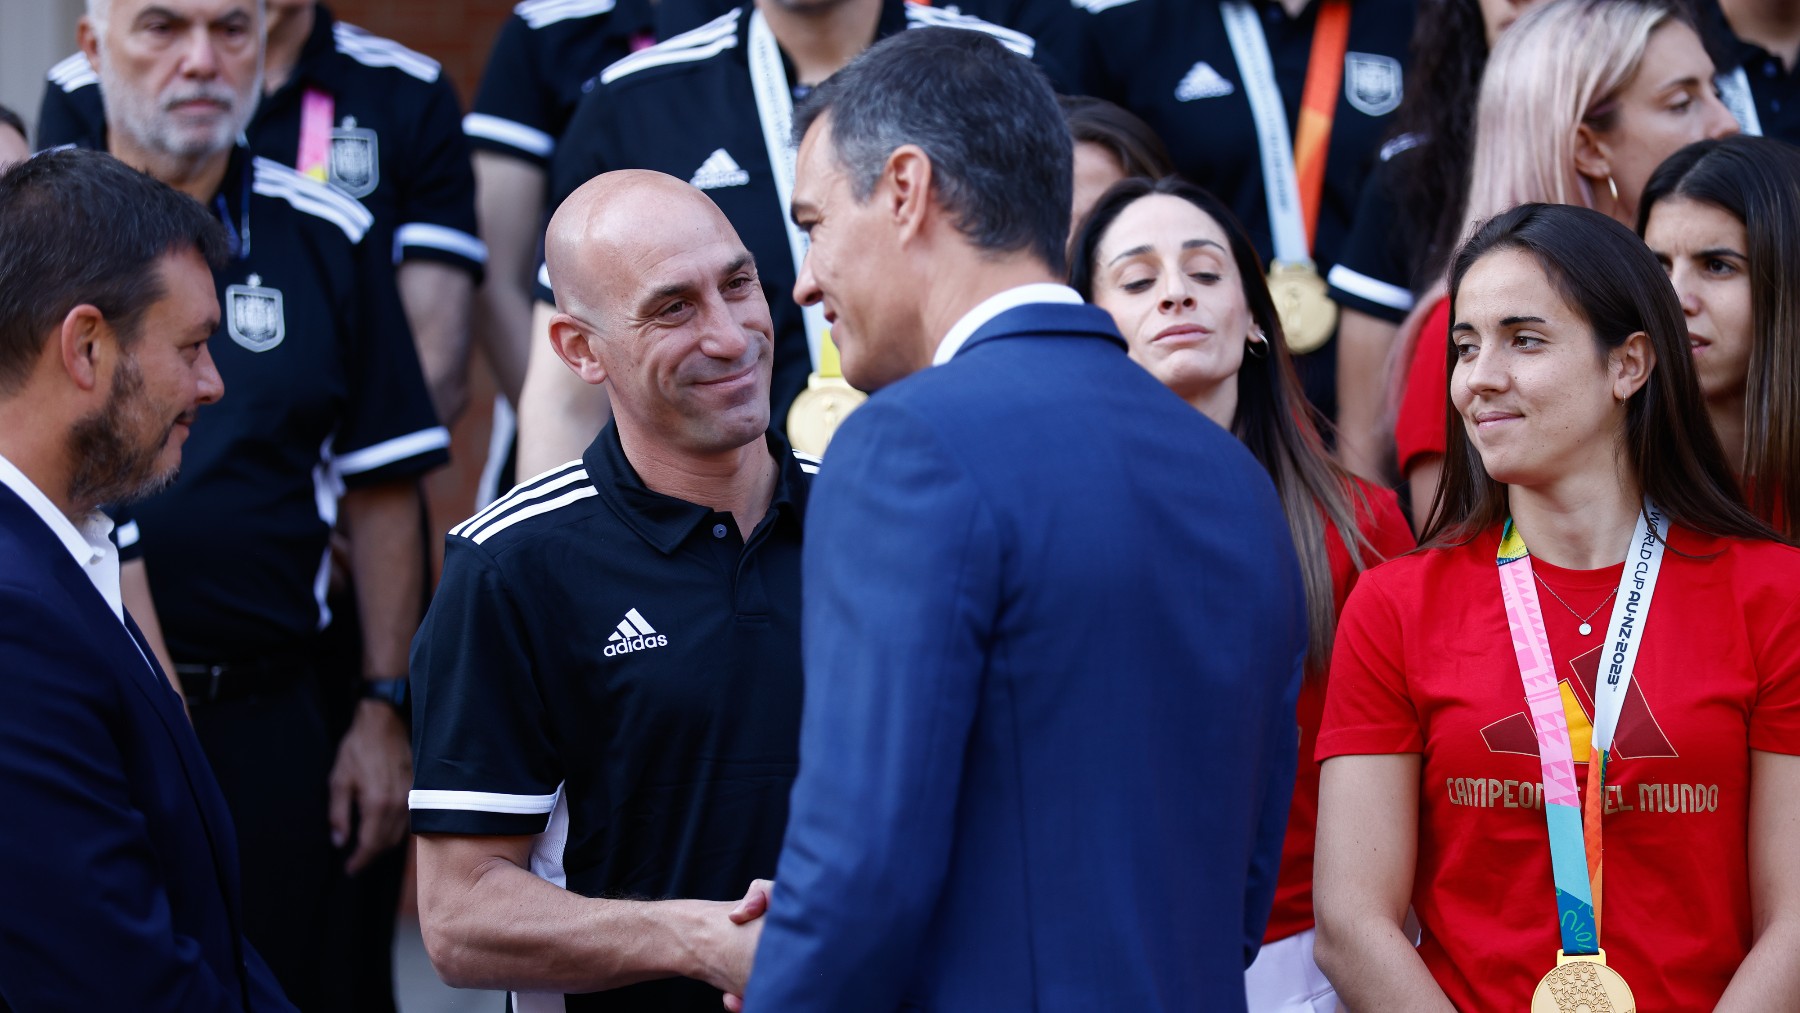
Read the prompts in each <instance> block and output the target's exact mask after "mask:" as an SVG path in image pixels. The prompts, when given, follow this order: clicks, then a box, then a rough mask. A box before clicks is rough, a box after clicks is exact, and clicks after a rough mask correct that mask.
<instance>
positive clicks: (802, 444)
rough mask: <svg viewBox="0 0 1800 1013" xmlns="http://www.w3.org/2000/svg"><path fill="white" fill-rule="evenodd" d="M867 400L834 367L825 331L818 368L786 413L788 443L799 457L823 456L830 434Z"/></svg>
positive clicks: (828, 334)
mask: <svg viewBox="0 0 1800 1013" xmlns="http://www.w3.org/2000/svg"><path fill="white" fill-rule="evenodd" d="M868 399H869V395H867V394H864V393H863V392H862V391H860V390H857V389H856V388H855V387H852V386H850V384H849V383H848V382H847V381H846V380H845V379H844V374H843V370H842V368H840V367H839V365H838V354H837V346H836V345H834V344H832V343H831V332H829V331H827V332H826V333H825V335H824V336H823V338H822V339H821V341H820V342H819V368H818V369H816V370H814V371H813V374H812V375H811V376H809V377H807V378H806V389H805V390H803V391H801V392H800V396H799V397H797V398H795V399H794V406H793V407H792V408H789V409H788V417H787V435H788V442H789V443H791V444H793V445H794V449H795V450H798V451H800V452H801V453H802V454H811V455H813V456H814V457H818V456H820V455H822V454H824V453H825V446H826V445H827V444H829V443H830V442H831V434H833V433H835V432H837V427H838V426H839V425H841V424H842V423H843V421H844V418H845V417H846V416H848V415H849V414H850V413H851V412H853V411H855V410H856V406H857V405H860V404H862V403H863V402H864V401H867V400H868Z"/></svg>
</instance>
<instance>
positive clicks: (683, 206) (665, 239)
mask: <svg viewBox="0 0 1800 1013" xmlns="http://www.w3.org/2000/svg"><path fill="white" fill-rule="evenodd" d="M720 241H724V242H728V243H730V244H732V245H735V246H738V247H742V246H743V242H742V241H741V240H739V239H738V235H737V230H736V229H733V228H732V227H731V221H730V220H729V219H727V218H726V217H725V213H724V212H722V211H720V210H719V206H718V205H717V204H714V203H713V202H712V199H711V198H709V197H707V196H706V194H704V193H702V192H701V191H700V190H699V189H697V188H695V187H694V186H693V185H691V184H688V183H684V182H682V181H681V180H679V179H676V178H675V177H674V176H670V175H666V174H664V173H660V172H652V171H650V170H648V169H621V170H619V171H617V172H607V173H602V174H600V175H598V176H595V177H594V178H593V179H590V180H588V181H587V182H586V183H583V184H582V185H581V186H580V187H579V188H578V189H577V190H576V191H575V192H574V193H572V194H570V195H569V196H568V199H567V200H564V201H563V202H562V204H561V205H560V206H558V207H557V209H556V214H555V215H553V216H552V217H551V219H550V228H549V231H548V232H547V233H546V234H545V236H544V263H545V266H546V267H547V268H548V269H549V271H550V287H551V289H552V290H553V291H554V292H555V294H556V308H557V309H559V310H562V311H563V312H565V313H571V314H574V315H575V316H579V317H583V318H585V319H587V320H589V321H592V322H593V323H595V324H597V325H601V326H604V325H605V317H606V316H607V315H609V313H610V312H616V309H617V308H616V307H608V306H606V305H605V303H606V302H607V299H606V296H607V295H608V294H609V292H608V290H609V289H615V288H617V286H616V284H613V283H615V282H617V281H618V280H620V275H621V274H622V273H624V272H621V271H620V270H619V268H620V267H622V266H627V265H648V264H649V263H650V262H652V261H654V260H657V259H661V258H663V257H666V256H668V255H669V254H670V253H672V252H678V251H683V250H689V249H692V248H694V247H695V246H697V245H705V244H711V243H716V242H720Z"/></svg>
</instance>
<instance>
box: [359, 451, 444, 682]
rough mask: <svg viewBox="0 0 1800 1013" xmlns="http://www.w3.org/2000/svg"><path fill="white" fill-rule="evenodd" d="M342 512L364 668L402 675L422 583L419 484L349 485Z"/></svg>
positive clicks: (380, 673)
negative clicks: (356, 487)
mask: <svg viewBox="0 0 1800 1013" xmlns="http://www.w3.org/2000/svg"><path fill="white" fill-rule="evenodd" d="M343 517H344V533H345V535H346V536H347V537H348V539H349V542H350V575H351V577H352V579H353V580H354V581H355V584H356V604H357V613H358V616H359V618H360V619H361V620H362V636H363V674H364V675H368V676H375V677H392V676H399V675H404V674H406V664H407V651H408V649H409V648H410V646H411V643H412V635H413V631H414V630H415V629H417V628H418V625H419V613H420V603H421V601H422V595H423V593H424V583H425V576H424V566H425V559H424V544H423V533H422V532H421V531H420V527H419V525H420V517H419V490H418V487H417V486H416V485H414V484H413V483H412V482H411V481H410V480H398V481H394V482H384V483H381V484H379V485H373V486H369V487H367V488H362V489H352V490H350V491H349V492H347V493H345V494H344V501H343Z"/></svg>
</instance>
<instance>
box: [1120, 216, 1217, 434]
mask: <svg viewBox="0 0 1800 1013" xmlns="http://www.w3.org/2000/svg"><path fill="white" fill-rule="evenodd" d="M1094 259H1095V263H1094V305H1096V306H1098V307H1100V308H1101V309H1103V310H1105V311H1107V312H1108V313H1110V314H1112V317H1113V321H1114V322H1115V323H1117V324H1118V327H1119V331H1120V333H1122V334H1124V335H1125V341H1126V344H1127V346H1128V347H1129V348H1130V351H1131V357H1132V359H1134V360H1136V361H1137V362H1138V363H1139V364H1140V365H1142V366H1143V367H1144V368H1145V369H1148V370H1149V371H1150V373H1151V375H1153V376H1155V377H1156V378H1157V379H1158V380H1161V381H1162V382H1163V384H1164V385H1165V386H1167V387H1168V388H1169V389H1171V390H1173V391H1174V392H1175V393H1177V394H1179V395H1181V397H1182V398H1183V399H1184V400H1186V401H1189V402H1193V401H1194V400H1196V399H1198V398H1204V397H1206V396H1207V395H1208V394H1209V393H1210V392H1212V391H1213V390H1215V389H1217V388H1218V387H1219V386H1220V385H1221V384H1224V383H1236V380H1237V374H1238V370H1239V369H1240V368H1242V366H1243V364H1244V348H1245V342H1246V341H1247V340H1248V336H1249V333H1250V328H1251V323H1252V321H1251V319H1250V308H1249V304H1248V303H1247V302H1246V301H1245V299H1244V282H1243V279H1242V278H1241V277H1240V276H1239V275H1238V270H1237V263H1236V261H1234V260H1233V259H1232V256H1231V240H1230V238H1229V237H1228V236H1227V235H1226V234H1225V229H1224V227H1223V226H1221V225H1220V224H1219V223H1218V222H1217V221H1216V220H1214V218H1213V217H1212V216H1211V215H1209V214H1207V213H1206V212H1204V211H1202V210H1200V209H1199V208H1197V207H1195V206H1194V205H1193V204H1190V203H1189V202H1187V201H1185V200H1183V199H1181V198H1180V197H1175V196H1171V195H1168V194H1149V195H1147V196H1145V197H1141V198H1139V199H1137V200H1135V201H1133V202H1131V203H1130V204H1129V205H1126V207H1125V208H1124V210H1122V211H1120V212H1119V216H1118V217H1117V218H1115V219H1113V223H1112V225H1111V226H1110V227H1109V228H1108V229H1107V230H1106V233H1105V235H1103V236H1102V237H1101V239H1100V242H1099V243H1098V244H1097V245H1096V247H1095V258H1094Z"/></svg>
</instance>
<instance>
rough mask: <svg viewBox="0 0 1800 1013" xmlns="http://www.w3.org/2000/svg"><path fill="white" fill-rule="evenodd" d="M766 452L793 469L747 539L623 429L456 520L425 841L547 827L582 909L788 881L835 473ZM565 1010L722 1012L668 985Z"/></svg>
mask: <svg viewBox="0 0 1800 1013" xmlns="http://www.w3.org/2000/svg"><path fill="white" fill-rule="evenodd" d="M767 439H768V448H769V452H770V453H771V454H773V455H774V456H775V457H776V458H777V460H778V461H779V462H780V466H781V470H780V473H779V477H778V479H777V484H776V489H775V496H774V501H773V503H772V504H771V506H770V508H769V512H768V514H767V516H765V517H764V518H763V520H762V521H761V523H759V524H758V525H757V526H756V528H755V529H754V530H752V531H751V532H749V534H748V537H744V536H743V535H742V534H741V533H740V532H739V531H738V529H737V526H736V524H735V523H734V522H733V520H732V516H731V515H730V514H729V513H720V512H717V511H714V510H711V509H708V508H707V507H703V506H697V505H695V504H692V503H688V502H685V501H683V500H678V499H674V498H672V497H669V496H664V495H661V494H660V493H656V492H652V491H651V490H649V489H648V488H646V487H645V486H644V483H643V482H642V481H641V480H640V479H639V478H638V475H637V472H636V471H635V470H634V469H633V468H632V466H631V464H630V462H629V461H627V460H626V458H625V454H624V451H623V450H621V449H620V446H619V440H618V435H617V432H616V430H615V429H614V428H613V427H612V426H611V425H610V424H609V425H608V426H607V427H606V428H605V429H603V430H602V431H601V433H600V435H599V437H598V438H597V439H595V441H594V443H593V444H592V445H591V446H590V447H588V449H587V452H586V453H585V454H584V455H583V456H582V458H581V460H579V461H573V462H570V463H569V464H567V465H565V466H563V467H561V468H558V469H556V470H553V471H550V472H546V473H545V474H543V475H540V476H538V477H537V478H535V479H532V480H531V481H529V482H526V483H525V484H523V485H521V486H519V487H517V488H516V489H514V490H513V491H512V492H511V493H509V494H508V495H506V496H504V497H502V498H501V499H500V500H498V501H496V502H495V503H494V504H493V505H492V506H490V507H489V508H488V509H486V510H484V511H482V512H481V513H479V514H477V515H476V516H474V517H472V518H470V519H469V520H467V521H465V522H463V523H462V524H460V525H458V526H457V527H455V528H453V529H452V530H451V532H450V535H449V537H448V538H447V539H446V545H445V551H444V579H443V583H442V584H441V585H440V586H439V588H438V591H437V594H436V596H435V597H433V599H432V602H431V611H430V613H429V614H428V615H427V616H426V617H425V624H424V626H423V627H422V628H421V629H420V631H419V635H418V637H417V638H416V639H415V640H414V641H413V653H412V687H413V700H414V703H413V714H414V724H413V729H414V730H413V750H414V756H415V759H414V772H415V773H414V790H413V792H412V796H411V799H410V805H411V809H412V829H413V830H414V832H416V833H443V834H471V835H495V834H522V835H523V834H534V835H537V840H536V842H535V844H534V846H533V853H532V870H533V871H534V872H536V873H537V874H538V875H540V876H543V877H544V878H546V879H548V880H550V881H551V882H553V883H556V884H557V885H559V886H563V887H566V888H567V889H570V890H573V891H575V892H576V893H579V894H582V895H583V896H588V897H600V896H606V897H623V898H634V899H644V900H655V899H665V898H674V897H690V898H700V899H705V900H728V899H736V898H738V897H741V896H743V892H744V890H745V888H746V887H748V886H749V884H750V881H751V880H752V879H755V878H758V877H762V878H768V877H771V876H773V875H774V872H775V862H776V857H777V856H778V855H779V853H780V851H781V837H782V832H783V830H784V828H785V826H786V823H787V801H788V788H789V786H790V784H791V783H792V781H793V777H794V773H795V770H796V768H797V765H798V754H799V737H800V698H801V675H800V547H801V519H802V517H803V515H804V514H805V511H806V495H807V489H808V486H809V484H810V480H811V474H812V473H813V472H815V471H817V468H818V465H817V463H816V460H815V459H813V458H808V457H802V456H800V455H797V454H794V453H792V452H791V451H789V450H788V448H787V445H786V443H785V442H783V441H782V439H781V438H780V437H779V436H777V435H774V434H770V435H769V436H768V438H767ZM558 1008H562V1007H558ZM566 1008H567V1009H569V1010H642V1011H645V1013H651V1011H655V1013H666V1011H686V1010H691V1011H693V1013H715V1011H717V1010H718V1009H719V1008H720V1007H719V993H718V991H717V990H715V989H712V988H709V987H707V986H705V985H703V984H701V983H699V982H694V981H685V980H669V981H657V982H648V983H645V984H642V985H635V986H631V987H628V988H623V989H617V990H613V991H610V992H603V993H596V994H593V995H584V996H570V997H569V999H568V1005H567V1007H566Z"/></svg>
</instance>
